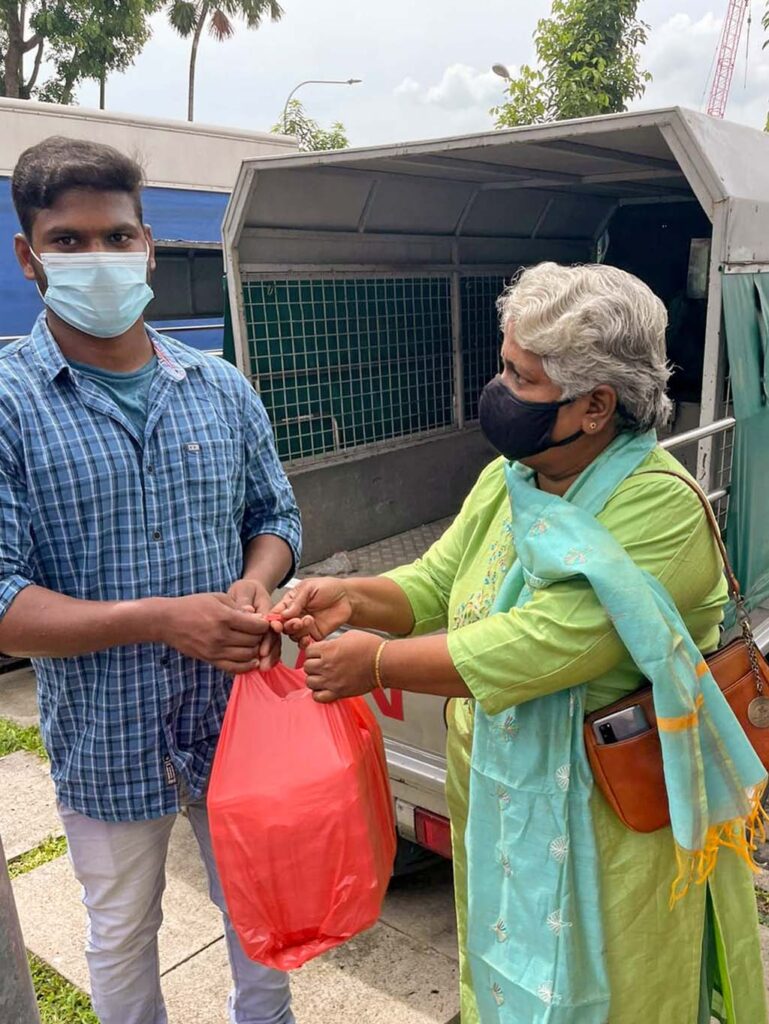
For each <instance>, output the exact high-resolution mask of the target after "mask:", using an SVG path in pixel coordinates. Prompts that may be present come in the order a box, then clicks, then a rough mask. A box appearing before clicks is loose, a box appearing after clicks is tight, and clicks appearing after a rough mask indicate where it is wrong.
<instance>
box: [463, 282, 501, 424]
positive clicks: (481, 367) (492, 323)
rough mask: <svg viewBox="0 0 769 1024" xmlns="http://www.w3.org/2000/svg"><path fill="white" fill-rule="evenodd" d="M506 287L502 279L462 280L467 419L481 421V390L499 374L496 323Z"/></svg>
mask: <svg viewBox="0 0 769 1024" xmlns="http://www.w3.org/2000/svg"><path fill="white" fill-rule="evenodd" d="M504 286H505V279H504V278H503V277H463V278H462V281H461V290H462V294H461V305H462V362H463V367H464V380H465V383H464V393H465V394H464V398H465V418H466V419H467V420H477V419H478V398H479V397H480V393H481V389H482V388H483V386H484V385H485V384H487V383H488V382H489V381H490V380H491V378H492V377H493V376H494V374H495V373H499V350H500V348H501V345H502V338H501V335H500V332H499V326H498V323H497V310H496V300H497V296H498V295H499V294H500V292H501V291H502V289H503V288H504Z"/></svg>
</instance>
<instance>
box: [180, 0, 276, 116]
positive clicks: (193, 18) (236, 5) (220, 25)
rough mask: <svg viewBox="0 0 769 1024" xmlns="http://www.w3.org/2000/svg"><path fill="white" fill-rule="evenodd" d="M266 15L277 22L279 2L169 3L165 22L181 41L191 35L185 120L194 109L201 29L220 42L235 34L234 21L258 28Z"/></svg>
mask: <svg viewBox="0 0 769 1024" xmlns="http://www.w3.org/2000/svg"><path fill="white" fill-rule="evenodd" d="M265 15H267V16H269V18H270V20H271V21H278V20H279V19H280V18H281V17H282V15H283V8H282V7H281V6H280V4H279V3H278V0H219V2H218V3H217V2H215V0H197V2H195V0H171V3H170V4H169V9H168V20H169V21H170V22H171V25H172V26H173V27H174V28H175V29H176V31H177V32H178V33H179V35H180V36H182V38H183V39H189V37H190V36H192V50H191V52H190V84H189V93H188V99H187V120H188V121H191V120H192V116H193V111H194V108H195V64H196V62H197V57H198V46H199V44H200V37H201V35H202V34H203V29H204V28H205V27H206V25H208V30H209V32H210V33H211V35H212V36H213V37H214V39H217V40H218V41H219V42H222V41H223V40H225V39H229V38H230V37H231V36H233V35H234V34H235V25H234V24H233V19H235V18H243V19H244V21H245V23H246V25H247V27H248V28H259V26H260V25H261V23H262V19H263V18H264V17H265Z"/></svg>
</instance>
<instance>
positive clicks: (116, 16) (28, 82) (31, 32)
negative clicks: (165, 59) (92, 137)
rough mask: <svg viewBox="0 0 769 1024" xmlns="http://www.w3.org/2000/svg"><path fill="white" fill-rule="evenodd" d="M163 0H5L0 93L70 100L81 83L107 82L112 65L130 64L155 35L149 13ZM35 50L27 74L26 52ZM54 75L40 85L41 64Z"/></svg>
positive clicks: (0, 6)
mask: <svg viewBox="0 0 769 1024" xmlns="http://www.w3.org/2000/svg"><path fill="white" fill-rule="evenodd" d="M161 6H162V0H96V2H91V3H88V2H85V0H30V2H26V3H25V2H22V3H15V2H8V0H0V58H1V59H2V65H3V74H2V78H1V79H0V95H3V96H9V97H12V98H14V99H29V98H30V96H32V95H33V92H34V93H35V94H36V95H39V97H40V98H41V99H44V100H52V101H53V102H56V103H71V102H72V100H73V97H74V90H75V87H76V85H77V84H78V83H79V82H81V81H83V80H85V79H88V78H95V79H97V80H99V81H101V82H102V83H103V81H104V79H105V78H106V76H107V75H108V74H109V72H110V71H117V70H123V69H124V68H126V67H128V65H129V64H131V62H132V61H133V60H134V58H135V57H136V55H137V54H138V53H139V51H140V50H141V49H142V47H143V46H144V44H145V43H146V41H147V39H148V38H149V35H150V28H149V21H148V19H149V16H150V14H152V13H153V12H154V11H155V10H157V9H159V8H160V7H161ZM33 52H34V57H33V67H32V70H31V72H30V75H29V77H28V78H25V75H24V58H25V55H26V54H30V53H33ZM44 61H46V62H47V63H50V64H52V65H53V75H52V76H51V78H49V80H48V81H47V82H45V83H44V84H43V85H42V86H41V87H38V86H37V80H38V76H39V74H40V69H41V66H42V65H43V62H44Z"/></svg>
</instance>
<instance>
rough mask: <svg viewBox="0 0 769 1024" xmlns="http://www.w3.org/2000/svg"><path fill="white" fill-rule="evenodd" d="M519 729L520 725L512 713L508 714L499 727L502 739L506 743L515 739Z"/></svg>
mask: <svg viewBox="0 0 769 1024" xmlns="http://www.w3.org/2000/svg"><path fill="white" fill-rule="evenodd" d="M519 729H520V726H519V725H518V723H517V722H516V720H515V716H514V715H508V716H507V718H505V721H504V722H503V724H502V725H500V727H499V731H500V732H501V733H502V739H503V740H505V741H506V742H508V743H509V742H510V741H511V740H514V739H515V737H516V736H517V735H518V730H519Z"/></svg>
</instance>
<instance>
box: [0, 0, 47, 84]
mask: <svg viewBox="0 0 769 1024" xmlns="http://www.w3.org/2000/svg"><path fill="white" fill-rule="evenodd" d="M38 12H39V5H32V4H26V3H13V2H9V0H0V58H1V59H2V66H3V70H2V78H0V95H2V96H10V97H13V98H14V99H28V98H29V96H30V93H31V91H32V89H33V88H34V85H35V82H36V81H37V77H38V75H39V73H40V66H41V64H42V60H43V47H44V45H45V39H44V38H43V36H42V35H41V34H40V33H39V32H38V31H37V29H36V28H35V27H34V25H32V24H30V17H29V16H30V14H31V15H32V17H33V18H34V16H35V14H37V13H38ZM32 51H34V54H35V56H34V67H33V69H32V73H31V75H30V77H29V78H28V79H27V80H26V81H25V80H24V57H25V56H26V54H28V53H31V52H32Z"/></svg>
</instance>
